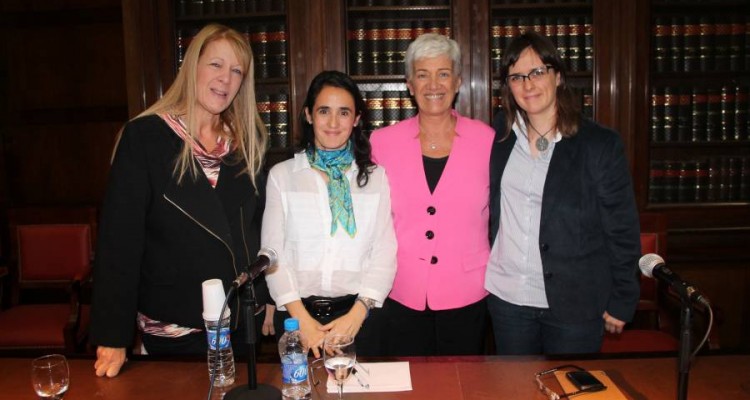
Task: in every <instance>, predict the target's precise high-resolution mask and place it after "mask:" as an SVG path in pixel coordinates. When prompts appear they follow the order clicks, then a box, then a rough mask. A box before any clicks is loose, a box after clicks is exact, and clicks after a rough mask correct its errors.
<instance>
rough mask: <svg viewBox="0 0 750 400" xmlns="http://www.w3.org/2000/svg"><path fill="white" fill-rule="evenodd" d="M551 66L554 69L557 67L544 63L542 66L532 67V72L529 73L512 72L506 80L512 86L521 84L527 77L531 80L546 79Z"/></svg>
mask: <svg viewBox="0 0 750 400" xmlns="http://www.w3.org/2000/svg"><path fill="white" fill-rule="evenodd" d="M550 68H552V69H554V68H555V67H553V66H551V65H549V64H547V65H543V66H541V67H538V68H534V69H532V70H531V72H529V73H528V74H527V75H524V74H511V75H508V76H507V77H506V78H505V82H507V83H508V85H511V86H520V85H522V84H523V81H525V80H526V79H528V80H529V81H531V82H537V81H541V80H542V79H544V77H545V76H547V74H549V70H550Z"/></svg>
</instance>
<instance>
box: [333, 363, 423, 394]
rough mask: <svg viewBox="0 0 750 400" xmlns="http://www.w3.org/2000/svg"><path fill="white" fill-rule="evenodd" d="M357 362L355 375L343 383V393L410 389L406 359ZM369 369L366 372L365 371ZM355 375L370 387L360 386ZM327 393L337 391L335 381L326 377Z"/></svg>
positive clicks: (409, 374)
mask: <svg viewBox="0 0 750 400" xmlns="http://www.w3.org/2000/svg"><path fill="white" fill-rule="evenodd" d="M361 365H362V366H363V367H364V368H362V367H360V366H359V363H357V365H356V366H355V367H354V368H356V369H357V372H356V375H351V376H349V379H347V380H346V382H345V383H344V393H368V392H404V391H408V390H412V387H411V372H410V370H409V362H408V361H398V362H378V363H361ZM365 369H366V370H367V371H370V373H369V374H368V373H367V372H365ZM357 377H359V379H360V380H361V381H362V383H364V384H369V385H370V387H369V388H366V387H362V385H360V383H359V382H358V381H357ZM326 386H327V389H328V393H338V388H337V385H336V381H334V380H333V379H328V382H327V384H326Z"/></svg>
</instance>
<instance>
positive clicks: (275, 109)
mask: <svg viewBox="0 0 750 400" xmlns="http://www.w3.org/2000/svg"><path fill="white" fill-rule="evenodd" d="M256 103H257V106H258V114H260V118H261V119H262V120H263V124H264V125H265V126H266V131H268V133H269V135H270V138H271V147H273V148H283V147H288V146H289V145H291V143H289V107H288V106H289V95H287V94H286V93H274V94H267V93H259V94H258V95H257V100H256Z"/></svg>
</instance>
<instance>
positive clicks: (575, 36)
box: [568, 17, 585, 72]
mask: <svg viewBox="0 0 750 400" xmlns="http://www.w3.org/2000/svg"><path fill="white" fill-rule="evenodd" d="M583 29H584V28H583V18H581V17H572V18H570V25H568V34H569V36H570V46H569V48H568V56H569V59H570V70H571V71H573V72H576V71H583V69H584V68H585V65H584V61H583V57H582V55H583V50H584V45H583V41H584V37H583V36H584V34H583Z"/></svg>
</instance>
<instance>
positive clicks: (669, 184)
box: [663, 161, 680, 203]
mask: <svg viewBox="0 0 750 400" xmlns="http://www.w3.org/2000/svg"><path fill="white" fill-rule="evenodd" d="M679 180H680V163H679V162H677V161H664V193H663V196H664V202H665V203H676V202H677V199H678V191H679Z"/></svg>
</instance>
